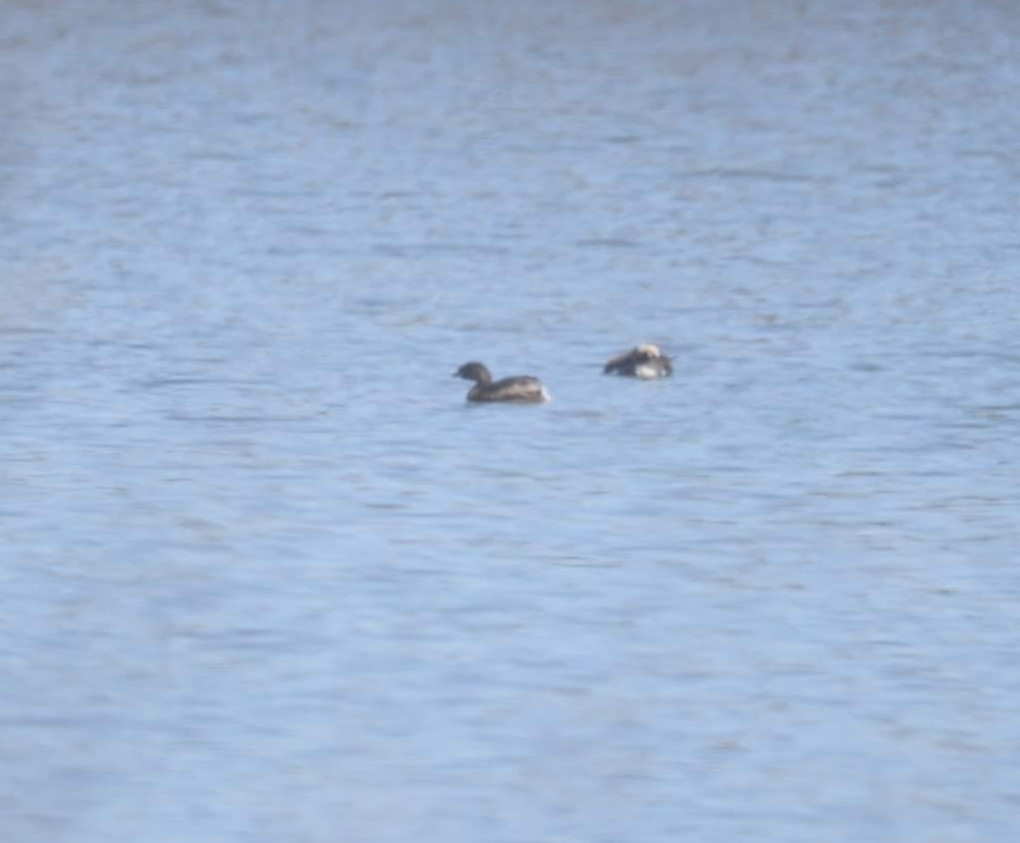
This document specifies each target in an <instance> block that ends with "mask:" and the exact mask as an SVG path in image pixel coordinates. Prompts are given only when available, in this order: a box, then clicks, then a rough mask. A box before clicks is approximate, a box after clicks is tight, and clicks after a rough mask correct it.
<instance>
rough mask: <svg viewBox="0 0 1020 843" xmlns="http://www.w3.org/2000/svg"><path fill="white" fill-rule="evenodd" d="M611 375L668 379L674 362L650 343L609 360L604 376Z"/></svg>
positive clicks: (642, 378)
mask: <svg viewBox="0 0 1020 843" xmlns="http://www.w3.org/2000/svg"><path fill="white" fill-rule="evenodd" d="M610 373H613V374H617V375H625V376H627V377H631V378H640V379H641V380H654V379H655V378H668V377H669V376H670V375H672V374H673V361H672V360H670V358H668V357H667V356H666V355H665V354H663V353H662V351H661V350H660V349H659V347H658V346H657V345H653V344H652V343H650V342H649V343H644V344H643V345H639V346H637V347H636V348H632V349H631V350H630V351H625V352H623V354H617V355H616V357H613V358H611V359H610V360H607V361H606V365H605V367H604V368H603V369H602V374H604V375H608V374H610Z"/></svg>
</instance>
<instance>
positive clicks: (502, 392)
mask: <svg viewBox="0 0 1020 843" xmlns="http://www.w3.org/2000/svg"><path fill="white" fill-rule="evenodd" d="M453 376H454V377H455V378H464V379H465V380H469V381H474V382H475V385H474V386H473V387H471V391H470V392H468V394H467V400H468V401H512V402H515V403H518V404H540V403H542V402H543V401H548V400H549V393H548V391H547V390H546V388H545V387H544V386H543V385H542V382H541V381H540V380H539V379H538V378H533V377H531V376H530V375H521V376H519V377H514V378H503V379H502V380H498V381H495V382H493V380H492V375H491V374H490V373H489V370H488V369H486V368H485V366H483V365H482V364H481V363H474V362H472V363H465V364H464V365H463V366H461V367H460V368H459V369H458V370H457V371H456V372H454V373H453Z"/></svg>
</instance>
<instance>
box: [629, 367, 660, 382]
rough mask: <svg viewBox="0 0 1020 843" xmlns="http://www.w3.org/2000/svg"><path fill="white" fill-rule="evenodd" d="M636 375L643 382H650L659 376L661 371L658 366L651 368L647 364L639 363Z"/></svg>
mask: <svg viewBox="0 0 1020 843" xmlns="http://www.w3.org/2000/svg"><path fill="white" fill-rule="evenodd" d="M634 375H635V377H639V378H641V380H645V381H650V380H652V379H653V378H657V377H658V376H659V369H658V367H656V366H649V365H648V364H647V363H639V364H638V365H637V366H635V367H634Z"/></svg>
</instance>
